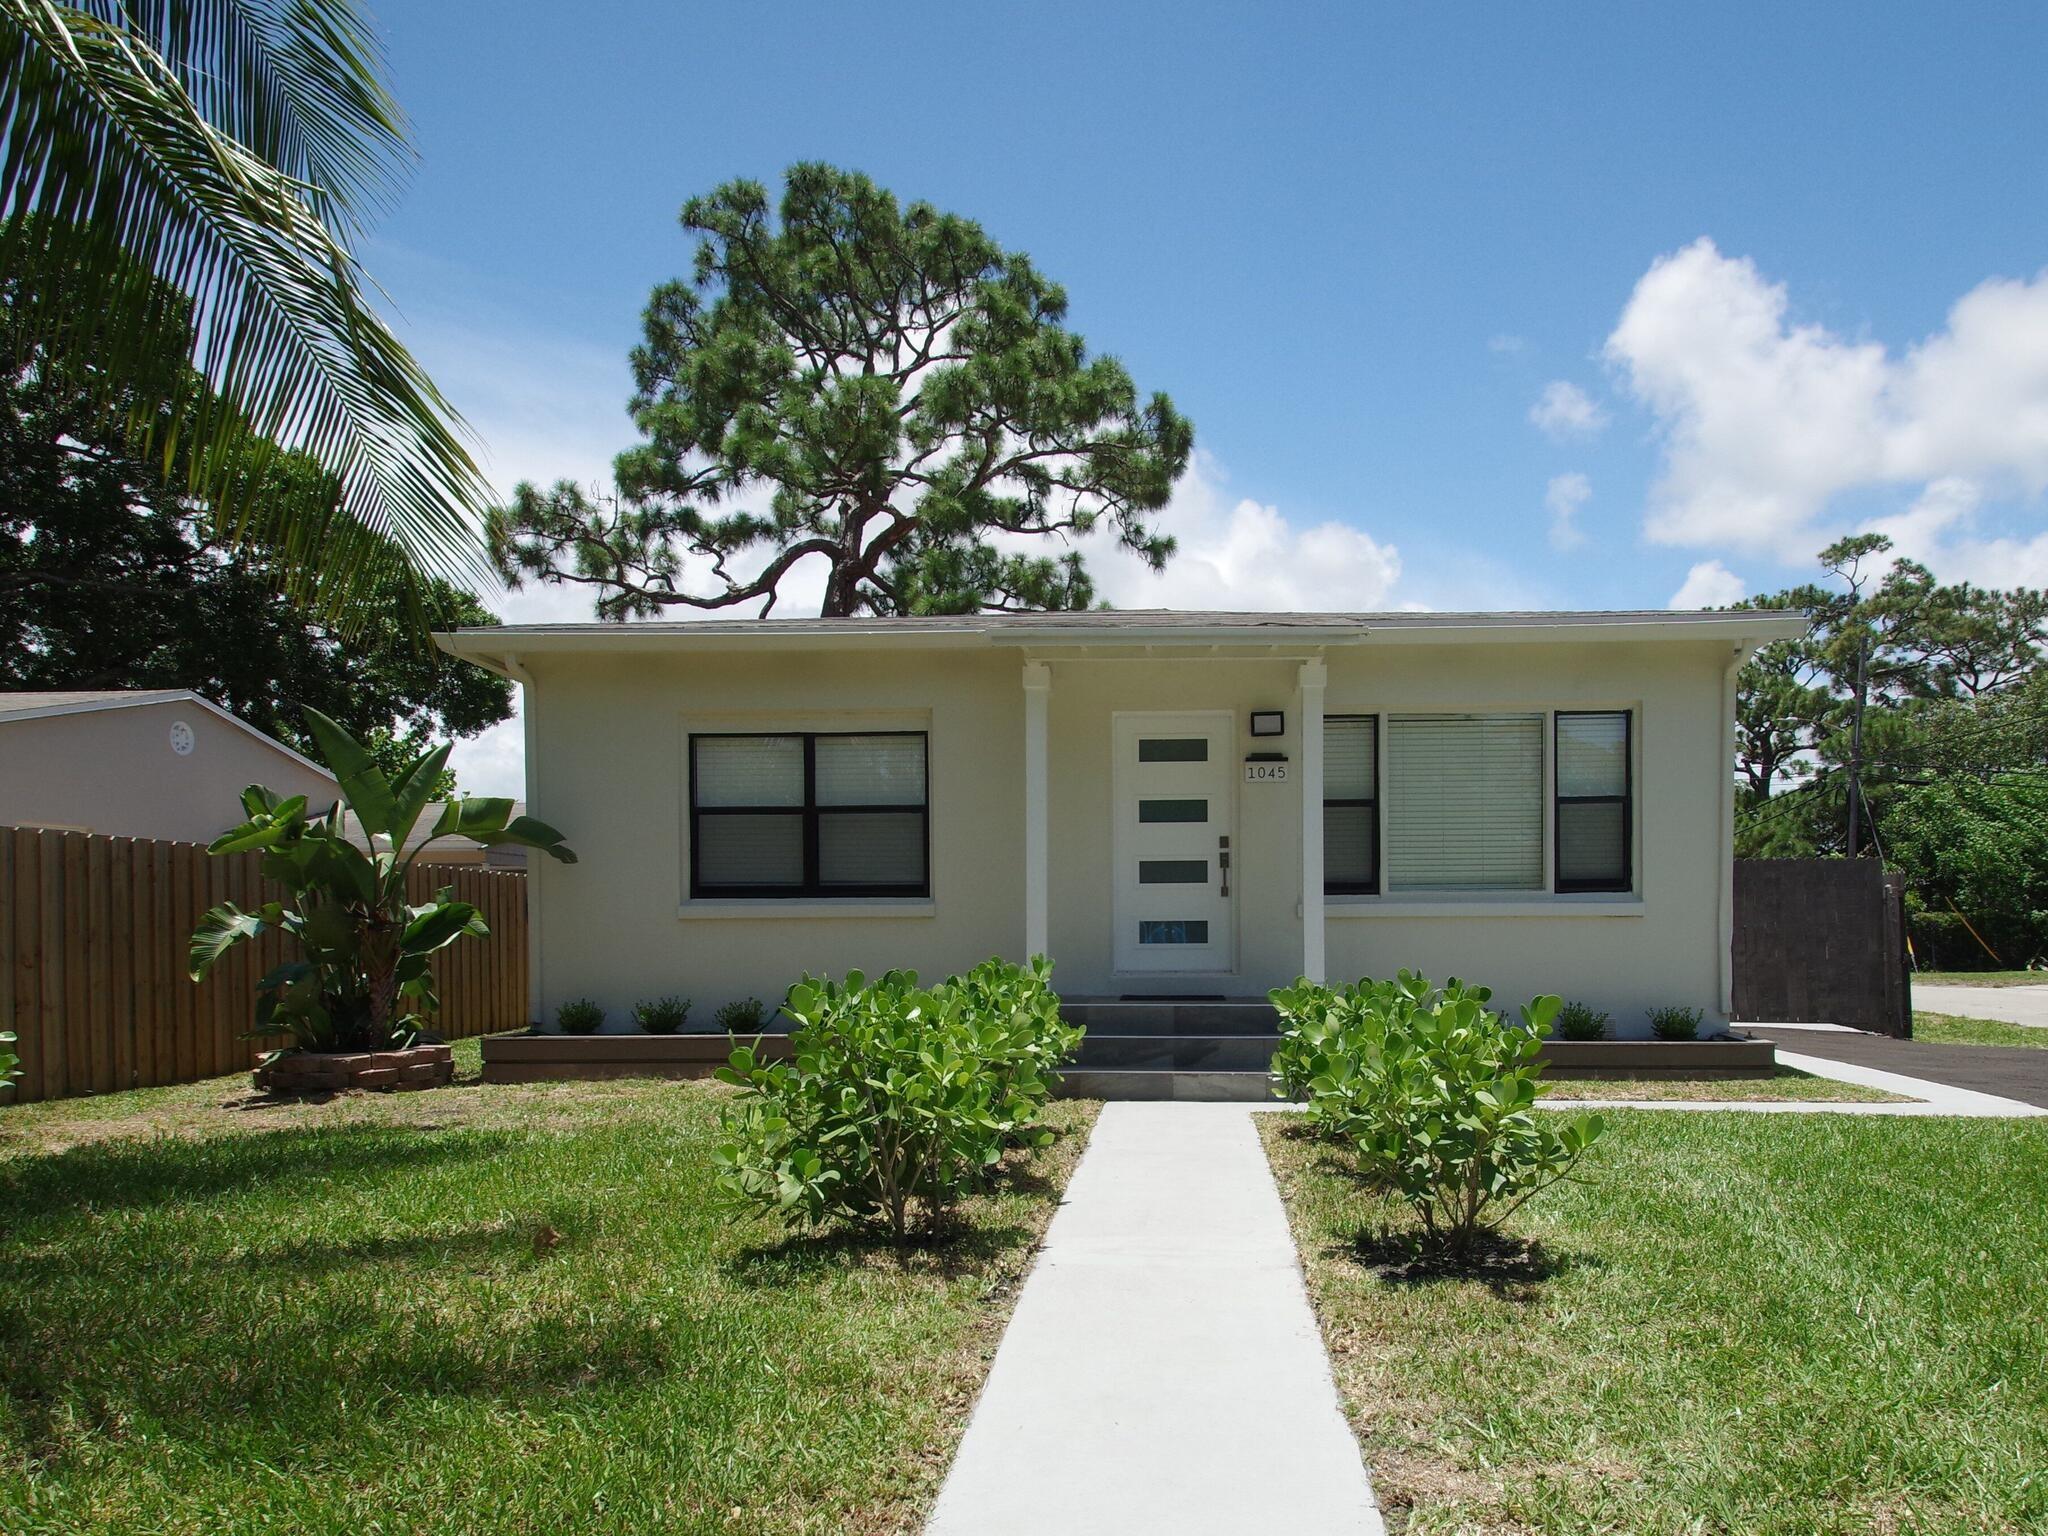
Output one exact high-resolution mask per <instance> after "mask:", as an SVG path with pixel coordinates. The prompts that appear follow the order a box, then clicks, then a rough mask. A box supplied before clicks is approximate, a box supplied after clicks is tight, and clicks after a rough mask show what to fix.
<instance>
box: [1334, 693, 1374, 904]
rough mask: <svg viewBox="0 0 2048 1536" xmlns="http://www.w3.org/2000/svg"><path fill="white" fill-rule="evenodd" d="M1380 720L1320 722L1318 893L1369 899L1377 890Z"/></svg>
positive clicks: (1351, 718) (1337, 717) (1354, 717)
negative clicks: (1320, 853) (1320, 857)
mask: <svg viewBox="0 0 2048 1536" xmlns="http://www.w3.org/2000/svg"><path fill="white" fill-rule="evenodd" d="M1379 834H1380V827H1379V722H1378V721H1377V720H1375V719H1374V718H1373V717H1372V716H1371V715H1331V716H1328V717H1327V718H1325V719H1324V721H1323V889H1324V890H1325V891H1327V892H1329V893H1331V894H1332V895H1340V896H1369V895H1373V894H1374V893H1376V892H1377V891H1378V890H1379V888H1380V860H1379V841H1380V837H1379Z"/></svg>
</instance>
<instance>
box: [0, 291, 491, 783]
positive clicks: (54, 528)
mask: <svg viewBox="0 0 2048 1536" xmlns="http://www.w3.org/2000/svg"><path fill="white" fill-rule="evenodd" d="M0 338H4V340H5V342H6V343H9V344H8V345H0V358H4V373H0V688H15V689H46V688H59V689H64V688H76V689H91V688H191V689H193V690H195V691H197V692H199V693H201V694H203V695H205V696H206V697H208V698H210V699H212V700H213V701H214V702H216V703H218V704H221V705H223V706H225V707H226V708H228V709H230V710H232V711H233V712H234V713H235V714H237V715H239V716H240V717H241V718H242V719H244V720H246V721H248V722H249V723H250V724H251V725H254V726H256V727H257V728H258V729H259V730H262V731H265V732H267V733H269V734H270V735H272V736H275V737H276V738H278V739H279V740H281V741H285V742H287V743H289V744H291V745H292V746H295V747H297V748H299V749H300V750H301V751H309V752H310V750H311V749H312V747H313V746H314V743H313V741H312V740H311V738H310V737H309V735H308V734H307V729H306V724H305V717H304V715H303V714H302V706H305V705H311V706H313V707H314V708H316V709H318V710H320V711H321V712H322V713H324V714H326V715H328V716H330V717H332V718H334V719H336V720H338V721H341V722H342V723H343V724H344V725H345V726H346V727H347V729H348V730H349V731H350V732H351V733H352V734H355V735H356V736H358V737H359V738H361V739H363V740H365V741H366V742H368V743H370V744H371V745H372V746H373V748H374V749H376V750H377V751H378V752H379V753H380V755H381V756H383V757H384V758H385V759H386V760H389V761H396V760H399V759H401V758H403V757H405V756H406V755H407V754H408V753H409V752H411V751H413V750H415V749H416V747H417V745H418V744H419V743H420V741H421V739H422V738H423V737H428V736H432V737H436V738H441V737H447V736H469V735H473V734H475V733H476V732H478V731H481V730H483V729H484V728H486V727H487V726H490V725H493V724H495V723H496V722H498V721H500V720H503V719H505V718H506V717H507V716H508V715H509V714H510V713H511V686H510V684H508V683H506V682H505V681H504V680H503V679H502V678H498V677H495V676H493V675H491V674H489V673H486V672H484V671H483V670H482V669H480V668H477V667H471V666H467V665H463V664H460V663H457V662H455V661H453V660H452V659H451V658H448V657H446V656H443V655H441V654H440V653H438V652H437V651H435V650H434V649H433V648H432V647H431V646H430V645H428V644H427V643H426V642H425V641H424V639H423V638H422V636H421V635H420V633H419V632H418V630H416V629H415V628H414V627H413V626H411V625H408V624H397V625H393V624H389V623H387V624H383V625H379V626H375V627H372V628H365V629H362V630H360V631H351V632H348V633H343V632H341V631H339V630H337V629H336V628H335V627H333V626H331V625H328V624H325V623H322V622H321V621H320V620H319V619H318V618H317V617H315V616H314V615H312V614H310V613H309V612H308V610H307V609H306V608H305V607H303V606H302V605H300V604H298V603H296V602H294V601H293V600H292V599H291V598H290V597H289V596H287V595H286V594H285V593H284V592H283V591H281V590H280V586H281V580H280V573H279V570H278V565H279V563H280V561H279V558H278V556H277V555H276V553H275V552H274V551H272V550H271V549H270V548H269V547H268V546H266V545H261V544H250V543H243V544H241V545H239V546H234V547H230V546H229V545H228V544H227V543H226V541H224V540H223V539H222V537H221V534H220V530H219V527H218V524H217V522H216V519H215V517H214V515H213V512H212V510H211V508H210V507H209V506H208V505H207V504H206V503H204V502H202V501H199V500H197V499H195V498H193V497H190V496H187V495H185V494H183V492H182V490H181V487H182V485H183V484H184V483H185V481H184V477H183V475H182V473H181V470H182V467H183V466H182V465H181V464H179V463H178V462H177V461H176V460H175V459H174V460H173V462H172V463H171V464H170V465H169V466H165V465H164V464H163V463H162V462H161V460H160V459H159V458H158V457H157V456H156V455H154V454H143V453H140V452H138V451H137V450H136V449H135V448H134V446H133V439H132V437H131V436H130V434H129V432H128V431H127V426H126V423H127V420H128V418H129V416H130V415H131V414H132V413H134V412H138V411H142V410H146V409H150V408H152V405H153V403H154V402H157V401H160V400H161V399H163V398H166V397H169V396H175V395H179V394H183V393H185V392H186V385H184V384H179V385H177V386H175V387H173V388H172V389H169V390H162V389H157V388H155V387H153V386H152V387H150V388H148V389H145V390H143V391H142V392H140V393H137V392H133V391H128V392H117V393H115V394H114V395H112V396H111V397H110V396H108V395H107V394H106V393H105V392H104V391H103V390H102V389H101V388H100V387H99V386H98V382H97V381H96V380H91V379H87V380H81V379H80V378H78V376H77V370H76V369H73V368H68V367H65V366H62V365H59V364H57V363H56V362H54V361H53V360H52V359H50V358H49V357H48V356H47V355H46V354H44V353H43V352H41V351H40V349H38V348H37V347H36V346H35V345H34V343H33V340H32V339H30V338H26V337H24V335H23V333H22V331H21V330H20V329H19V328H15V327H7V326H0ZM163 366H164V367H165V368H167V369H176V368H180V367H182V366H183V364H182V362H181V360H180V354H179V352H178V351H177V350H176V349H174V350H173V352H172V354H171V355H170V356H169V357H168V358H166V359H165V360H164V361H163ZM154 408H156V409H162V407H161V406H160V405H157V406H154ZM162 435H163V437H164V438H165V440H168V441H184V442H189V441H191V438H190V435H189V434H188V433H181V432H177V431H173V430H169V429H168V424H167V427H166V430H165V431H164V432H163V434H162ZM245 462H246V463H251V464H254V463H257V462H259V461H258V459H257V458H256V456H253V455H252V456H251V457H250V458H249V459H247V460H245ZM260 462H261V463H262V466H263V468H262V477H261V480H260V482H259V483H257V484H256V485H255V486H253V487H251V492H252V494H254V495H256V496H259V497H260V498H261V499H262V500H263V501H264V502H265V503H266V504H267V505H269V506H271V507H273V508H276V509H278V511H279V513H280V514H281V515H283V516H285V517H288V518H289V519H290V520H292V521H294V522H296V523H297V524H298V525H299V526H302V527H318V526H319V524H320V521H321V519H322V518H324V517H328V516H333V515H335V512H334V508H335V497H336V486H335V482H334V479H333V477H332V476H329V475H328V474H326V473H325V472H324V471H323V470H322V469H321V468H320V467H319V466H318V465H317V464H315V463H314V462H313V461H312V460H311V459H309V458H307V457H305V456H304V455H298V454H284V453H275V452H273V453H271V454H269V455H267V456H264V457H262V459H261V460H260ZM372 573H373V575H372V583H371V585H370V586H369V587H368V588H367V594H368V599H369V601H371V602H373V603H375V604H377V605H378V606H379V607H380V608H381V610H382V611H383V612H384V613H386V614H392V615H402V614H405V613H407V612H409V611H411V612H417V613H418V614H419V615H420V616H421V617H422V618H424V619H425V620H426V622H427V623H428V624H430V625H434V626H436V627H440V626H451V625H456V624H490V623H494V622H496V620H495V619H494V618H493V616H492V615H491V614H490V612H489V611H488V610H487V609H485V608H484V607H483V605H482V604H481V603H480V602H478V600H477V599H476V598H475V597H474V596H473V595H472V594H470V593H469V592H467V591H464V590H462V589H461V588H459V587H456V586H454V585H452V584H450V583H447V582H444V581H441V580H438V579H429V580H427V581H425V582H421V583H415V582H413V581H412V580H411V579H410V578H409V577H408V576H407V574H406V573H405V570H404V567H403V563H402V562H401V561H398V560H396V559H385V560H381V561H376V562H373V565H372Z"/></svg>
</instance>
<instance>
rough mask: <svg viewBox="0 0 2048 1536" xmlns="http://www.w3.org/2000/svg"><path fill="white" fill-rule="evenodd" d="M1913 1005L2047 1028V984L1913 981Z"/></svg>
mask: <svg viewBox="0 0 2048 1536" xmlns="http://www.w3.org/2000/svg"><path fill="white" fill-rule="evenodd" d="M1913 1006H1914V1007H1915V1008H1920V1009H1923V1010H1925V1011H1926V1012H1928V1013H1953V1014H1958V1015H1960V1016H1961V1017H1963V1018H1966V1019H2003V1020H2005V1022H2006V1023H2008V1024H2027V1025H2031V1026H2033V1027H2034V1028H2036V1029H2048V987H1938V986H1922V985H1921V984H1920V983H1919V982H1917V981H1916V982H1914V983H1913Z"/></svg>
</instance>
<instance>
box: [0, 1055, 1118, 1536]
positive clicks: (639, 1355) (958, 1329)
mask: <svg viewBox="0 0 2048 1536" xmlns="http://www.w3.org/2000/svg"><path fill="white" fill-rule="evenodd" d="M460 1049H461V1059H462V1061H463V1064H464V1066H465V1067H466V1069H467V1072H468V1073H469V1074H470V1075H473V1074H474V1072H475V1068H476V1048H475V1046H474V1044H471V1045H469V1046H467V1047H466V1048H460ZM727 1091H728V1090H725V1089H723V1088H720V1087H718V1086H717V1085H715V1084H709V1083H661V1082H651V1081H637V1082H636V1081H620V1082H609V1083H577V1084H566V1083H565V1084H537V1085H532V1086H518V1087H491V1088H484V1087H482V1086H460V1085H458V1086H456V1087H454V1088H448V1089H440V1090H435V1091H432V1092H427V1093H418V1094H407V1095H397V1096H380V1095H352V1096H343V1097H340V1098H336V1099H334V1100H332V1101H330V1102H328V1103H326V1104H287V1105H272V1104H268V1103H251V1102H249V1100H248V1096H247V1091H246V1088H245V1087H244V1086H243V1085H242V1082H241V1081H237V1080H233V1079H220V1080H216V1081H213V1082H209V1083H204V1084H198V1085H193V1086H190V1087H184V1088H175V1089H157V1090H150V1091H147V1092H142V1093H134V1094H121V1095H112V1096H108V1097H106V1098H103V1099H96V1100H73V1101H68V1102H62V1103H53V1104H41V1105H23V1106H18V1107H15V1108H11V1109H7V1110H0V1530H5V1531H7V1532H8V1533H9V1536H29V1533H37V1536H41V1533H56V1532H65V1533H73V1532H103V1533H109V1536H111V1533H115V1532H122V1533H128V1532H142V1531H147V1532H150V1533H153V1536H171V1533H177V1536H185V1533H190V1536H198V1533H202V1532H204V1533H208V1536H212V1533H243V1532H249V1533H254V1532H258V1531H263V1532H275V1531H290V1532H294V1533H308V1536H325V1533H333V1536H343V1533H347V1536H366V1533H398V1532H416V1531H430V1530H431V1531H434V1532H437V1533H439V1532H449V1533H468V1532H493V1533H507V1532H516V1533H554V1532H568V1531H575V1532H578V1533H583V1532H602V1533H612V1532H616V1533H627V1532H634V1533H638V1532H646V1531H656V1530H659V1531H664V1532H714V1531H715V1532H729V1531H745V1532H750V1533H751V1532H791V1533H794V1532H806V1533H808V1532H827V1531H830V1532H840V1531H857V1532H870V1531H899V1530H914V1529H915V1528H916V1527H917V1525H918V1524H919V1523H920V1520H921V1516H922V1513H923V1511H924V1509H925V1508H926V1506H927V1505H928V1504H929V1502H930V1499H931V1497H932V1496H933V1495H934V1493H935V1492H936V1489H937V1485H938V1482H939V1479H940V1478H941V1477H942V1475H943V1473H944V1470H945V1466H946V1463H947V1460H948V1458H949V1456H950V1454H951V1449H952V1446H953V1444H954V1442H955V1440H956V1438H957V1436H958V1434H959V1432H960V1430H961V1429H962V1427H963V1426H964V1423H965V1418H966V1413H967V1410H968V1407H969V1405H970V1404H971V1402H972V1399H973V1394H974V1393H975V1391H976V1390H977V1388H978V1386H979V1384H980V1381H981V1378H982V1376H983V1374H984V1373H985V1371H986V1367H987V1361H988V1357H989V1356H990V1355H991V1354H992V1352H993V1350H994V1346H995V1342H996V1339H997V1337H998V1335H999V1333H1000V1329H1001V1325H1002V1322H1003V1320H1004V1317H1005V1315H1006V1313H1007V1310H1008V1307H1009V1305H1010V1301H1011V1299H1012V1296H1013V1293H1014V1291H1015V1288H1016V1286H1017V1285H1018V1282H1019V1280H1020V1278H1021V1276H1022V1274H1023V1272H1024V1269H1025V1267H1026V1264H1027V1263H1028V1260H1029V1257H1030V1254H1031V1251H1032V1249H1033V1246H1034V1244H1035V1242H1036V1240H1037V1239H1038V1237H1039V1236H1040V1234H1041V1233H1042V1232H1043V1230H1044V1226H1045V1223H1046V1221H1047V1220H1048V1219H1049V1217H1050V1215H1051V1212H1052V1208H1053V1205H1054V1202H1055V1200H1056V1198H1057V1192H1058V1189H1059V1187H1060V1186H1061V1185H1062V1184H1063V1182H1064V1180H1065V1178H1066V1176H1067V1174H1068V1173H1069V1172H1070V1171H1071V1168H1072V1166H1073V1163H1074V1161H1075V1159H1076V1158H1077V1157H1078V1155H1079V1152H1080V1148H1081V1144H1082V1142H1083V1140H1084V1139H1085V1134H1086V1130H1087V1127H1088V1125H1089V1124H1090V1122H1091V1121H1092V1118H1093V1114H1094V1107H1093V1106H1092V1105H1088V1104H1084V1103H1079V1102H1073V1101H1067V1102H1060V1103H1056V1104H1054V1105H1053V1106H1052V1109H1051V1111H1050V1115H1051V1119H1052V1122H1053V1123H1054V1125H1055V1126H1056V1127H1057V1128H1058V1131H1059V1133H1060V1134H1059V1137H1058V1139H1057V1141H1056V1142H1055V1143H1054V1145H1053V1146H1052V1147H1051V1148H1049V1149H1047V1150H1046V1151H1045V1152H1043V1153H1040V1154H1037V1155H1036V1156H1035V1157H1033V1158H1032V1159H1031V1160H1030V1162H1029V1163H1018V1164H1016V1165H1013V1166H1011V1167H1009V1168H1007V1169H1006V1170H1005V1172H1004V1173H1003V1175H1002V1176H1001V1177H1000V1179H999V1182H998V1185H997V1187H996V1189H995V1191H994V1192H993V1193H991V1194H990V1195H988V1196H986V1197H984V1198H981V1199H978V1200H976V1201H975V1202H974V1203H973V1205H972V1207H971V1209H970V1210H969V1211H968V1213H967V1214H968V1215H969V1217H970V1218H971V1219H972V1222H973V1230H972V1232H971V1234H969V1235H968V1236H965V1237H963V1238H961V1239H958V1240H956V1241H955V1242H954V1243H952V1244H950V1245H948V1246H946V1247H943V1248H938V1249H926V1250H917V1251H912V1252H910V1253H908V1254H905V1255H902V1256H898V1255H895V1254H893V1253H890V1252H887V1251H884V1250H882V1249H880V1248H878V1247H876V1246H873V1245H871V1244H868V1243H865V1242H861V1241H854V1240H848V1239H845V1238H830V1237H824V1238H796V1239H786V1238H784V1237H783V1235H782V1233H781V1231H780V1229H779V1228H777V1227H774V1226H772V1225H770V1224H768V1223H767V1222H765V1221H761V1220H753V1219H750V1220H748V1221H745V1222H743V1223H740V1224H732V1223H729V1222H727V1221H726V1220H725V1219H724V1218H723V1217H722V1216H721V1215H720V1214H718V1213H717V1212H716V1211H714V1209H713V1207H712V1204H711V1197H712V1184H711V1175H710V1166H709V1165H710V1151H711V1146H712V1141H713V1133H714V1120H715V1115H716V1109H717V1106H718V1104H719V1102H720V1101H721V1099H722V1098H723V1096H724V1095H725V1094H726V1092H727Z"/></svg>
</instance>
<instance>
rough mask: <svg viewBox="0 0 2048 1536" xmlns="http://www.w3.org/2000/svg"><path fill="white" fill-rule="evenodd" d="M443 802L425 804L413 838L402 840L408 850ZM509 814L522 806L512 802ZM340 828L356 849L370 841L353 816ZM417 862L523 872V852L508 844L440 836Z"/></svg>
mask: <svg viewBox="0 0 2048 1536" xmlns="http://www.w3.org/2000/svg"><path fill="white" fill-rule="evenodd" d="M447 803H448V802H447V801H445V800H430V801H428V802H427V808H426V809H425V810H424V811H422V812H420V820H419V825H418V826H417V827H415V828H414V829H413V835H412V836H411V837H410V838H409V839H407V841H406V846H407V847H408V848H417V847H419V846H420V842H421V839H422V838H424V837H425V836H426V834H427V831H428V829H429V828H431V827H432V826H433V825H434V823H435V822H436V821H438V820H439V819H440V816H441V810H442V807H444V806H445V805H446V804H447ZM512 814H513V815H514V816H524V815H525V814H526V806H525V804H524V803H523V802H521V801H518V800H515V801H513V802H512ZM342 825H343V828H344V831H345V835H346V836H347V838H348V840H349V841H350V842H351V843H354V844H355V845H356V847H358V848H362V849H367V848H368V847H369V846H370V840H369V839H368V838H367V837H365V836H363V829H362V827H361V825H360V824H359V823H358V822H357V821H356V819H355V818H354V817H353V816H350V817H347V818H346V819H345V820H344V821H343V823H342ZM419 861H420V862H421V863H423V864H474V865H477V866H479V867H481V868H484V869H524V868H526V850H525V849H524V848H518V847H514V846H512V845H511V844H505V845H503V846H500V847H496V848H483V847H479V846H478V845H477V844H475V843H473V842H471V841H470V840H469V839H468V838H456V837H444V838H438V839H436V840H434V841H432V842H429V843H427V844H426V847H425V851H423V852H422V853H421V854H420V855H419Z"/></svg>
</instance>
